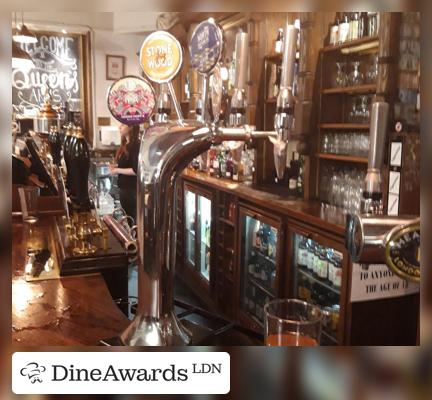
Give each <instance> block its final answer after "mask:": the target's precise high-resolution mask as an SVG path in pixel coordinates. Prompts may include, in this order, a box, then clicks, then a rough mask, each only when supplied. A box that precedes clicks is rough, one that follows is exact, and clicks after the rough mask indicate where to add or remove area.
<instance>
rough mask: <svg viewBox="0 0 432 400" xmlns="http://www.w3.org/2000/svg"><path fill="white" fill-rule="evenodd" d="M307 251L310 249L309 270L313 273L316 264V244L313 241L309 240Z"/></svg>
mask: <svg viewBox="0 0 432 400" xmlns="http://www.w3.org/2000/svg"><path fill="white" fill-rule="evenodd" d="M307 244H308V246H307V249H308V254H307V255H308V259H307V269H308V270H309V271H311V272H313V264H314V258H315V255H314V247H315V242H314V241H313V240H311V239H308V240H307Z"/></svg>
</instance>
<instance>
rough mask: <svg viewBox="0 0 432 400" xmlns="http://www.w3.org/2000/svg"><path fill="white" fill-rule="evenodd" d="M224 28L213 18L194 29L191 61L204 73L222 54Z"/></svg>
mask: <svg viewBox="0 0 432 400" xmlns="http://www.w3.org/2000/svg"><path fill="white" fill-rule="evenodd" d="M222 48H223V36H222V30H221V29H220V28H219V26H218V25H217V24H216V23H215V22H214V20H213V19H212V18H209V19H208V20H207V21H203V22H201V23H200V24H199V25H198V26H197V27H196V28H195V30H194V31H193V33H192V37H191V40H190V43H189V53H190V62H191V66H192V68H195V69H196V70H197V71H198V72H200V73H202V74H208V73H209V72H210V71H212V69H213V68H214V67H215V66H216V64H217V63H218V62H219V60H220V58H221V56H222Z"/></svg>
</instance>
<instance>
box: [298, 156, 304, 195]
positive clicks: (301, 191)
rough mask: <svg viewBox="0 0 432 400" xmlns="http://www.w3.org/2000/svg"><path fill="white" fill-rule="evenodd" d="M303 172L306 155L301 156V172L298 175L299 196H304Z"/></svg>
mask: <svg viewBox="0 0 432 400" xmlns="http://www.w3.org/2000/svg"><path fill="white" fill-rule="evenodd" d="M303 172H304V157H303V156H302V155H300V156H299V173H298V177H297V196H299V197H303V190H304V189H303Z"/></svg>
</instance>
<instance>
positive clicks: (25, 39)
mask: <svg viewBox="0 0 432 400" xmlns="http://www.w3.org/2000/svg"><path fill="white" fill-rule="evenodd" d="M12 38H13V40H15V42H18V43H37V38H36V35H35V34H34V33H33V32H31V31H30V30H29V29H28V28H27V27H26V26H25V25H24V13H23V12H22V11H21V26H20V27H18V25H17V23H16V13H15V32H14V34H13V36H12Z"/></svg>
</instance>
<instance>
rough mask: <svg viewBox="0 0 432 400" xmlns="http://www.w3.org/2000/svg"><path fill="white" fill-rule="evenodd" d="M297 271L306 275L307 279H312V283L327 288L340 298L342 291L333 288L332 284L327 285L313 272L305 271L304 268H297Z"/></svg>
mask: <svg viewBox="0 0 432 400" xmlns="http://www.w3.org/2000/svg"><path fill="white" fill-rule="evenodd" d="M297 270H298V271H299V272H300V273H301V274H302V275H304V276H305V277H306V278H308V279H310V280H311V281H313V282H315V283H318V284H319V285H321V286H323V287H325V288H326V289H327V290H330V291H331V292H333V293H336V294H337V295H339V296H340V290H339V289H337V288H336V287H335V286H333V285H332V284H331V283H326V282H325V281H324V280H323V279H321V278H318V277H315V275H312V273H311V272H309V271H307V272H306V271H305V270H304V269H303V268H301V267H298V266H297Z"/></svg>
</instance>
